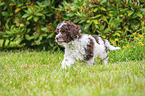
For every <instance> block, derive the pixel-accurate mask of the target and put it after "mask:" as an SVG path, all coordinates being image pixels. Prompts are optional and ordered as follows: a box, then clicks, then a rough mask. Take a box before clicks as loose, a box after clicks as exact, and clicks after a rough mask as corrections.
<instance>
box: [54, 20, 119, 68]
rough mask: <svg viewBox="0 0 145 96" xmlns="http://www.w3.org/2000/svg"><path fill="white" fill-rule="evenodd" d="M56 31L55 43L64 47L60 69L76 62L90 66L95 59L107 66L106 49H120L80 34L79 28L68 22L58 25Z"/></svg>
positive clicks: (104, 40) (100, 39)
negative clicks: (82, 62)
mask: <svg viewBox="0 0 145 96" xmlns="http://www.w3.org/2000/svg"><path fill="white" fill-rule="evenodd" d="M56 29H57V31H58V32H59V33H58V35H56V37H55V41H56V42H57V43H58V44H59V45H63V46H64V47H65V54H64V59H63V61H62V68H66V66H68V67H71V65H72V64H74V63H75V62H76V61H84V62H85V64H86V65H92V64H93V63H94V59H96V58H99V59H101V61H102V63H103V64H107V61H108V50H107V49H110V50H118V49H120V47H114V46H112V45H110V43H109V42H108V40H106V39H102V38H101V37H99V36H97V35H88V34H81V29H80V26H79V25H76V24H74V23H72V22H70V21H63V22H62V23H59V24H58V25H57V28H56Z"/></svg>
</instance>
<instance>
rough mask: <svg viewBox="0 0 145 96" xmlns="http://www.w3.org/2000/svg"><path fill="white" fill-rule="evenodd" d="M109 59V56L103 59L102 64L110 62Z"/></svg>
mask: <svg viewBox="0 0 145 96" xmlns="http://www.w3.org/2000/svg"><path fill="white" fill-rule="evenodd" d="M108 59H109V57H106V58H105V59H103V60H102V61H101V63H102V64H107V63H108Z"/></svg>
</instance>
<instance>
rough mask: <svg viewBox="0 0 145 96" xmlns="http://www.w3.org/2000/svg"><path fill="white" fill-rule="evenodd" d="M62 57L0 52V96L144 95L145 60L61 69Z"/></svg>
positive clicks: (52, 54) (30, 52)
mask: <svg viewBox="0 0 145 96" xmlns="http://www.w3.org/2000/svg"><path fill="white" fill-rule="evenodd" d="M116 52H117V53H119V52H120V51H116ZM63 54H64V53H63V52H45V51H41V52H39V51H38V52H37V51H31V50H25V51H22V50H21V51H19V50H17V51H5V52H4V51H2V52H0V64H1V66H0V95H2V96H13V95H18V96H145V69H144V68H145V60H144V59H142V60H140V61H138V60H134V61H132V62H117V59H114V60H116V61H114V63H113V61H111V60H110V61H109V64H107V65H101V64H99V63H97V62H96V63H97V64H95V65H93V66H82V64H79V63H77V64H75V65H74V66H72V67H71V68H69V69H66V70H62V69H60V67H61V61H62V59H63ZM111 54H112V53H111ZM111 54H110V56H112V55H114V54H115V53H113V54H112V55H111ZM120 54H121V52H120ZM119 56H121V55H119ZM111 58H115V57H113V56H112V57H111ZM118 58H119V57H118ZM120 58H121V57H120Z"/></svg>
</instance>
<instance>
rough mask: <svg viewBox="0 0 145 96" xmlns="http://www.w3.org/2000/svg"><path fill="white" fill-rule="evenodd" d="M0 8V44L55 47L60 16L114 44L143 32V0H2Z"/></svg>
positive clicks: (144, 28)
mask: <svg viewBox="0 0 145 96" xmlns="http://www.w3.org/2000/svg"><path fill="white" fill-rule="evenodd" d="M58 6H59V7H58ZM0 11H1V13H0V18H2V19H0V39H2V40H3V47H4V46H6V45H7V46H8V45H9V44H10V43H11V42H15V41H20V44H21V45H24V46H28V47H32V46H33V47H36V46H37V47H38V46H40V47H44V48H47V49H52V48H53V49H55V48H57V47H58V45H57V44H56V43H55V40H54V37H55V35H56V34H55V29H56V26H57V24H58V23H60V22H62V21H63V20H67V21H68V20H71V21H72V22H74V23H76V24H78V25H80V26H81V29H82V32H83V33H87V34H98V35H101V36H102V37H103V38H107V39H109V41H111V43H113V45H117V44H121V45H122V46H123V45H124V42H126V40H129V41H130V39H132V37H131V35H132V34H133V33H135V32H136V33H139V34H142V33H144V32H145V1H144V0H61V1H60V0H33V2H32V0H1V1H0ZM6 42H8V43H6Z"/></svg>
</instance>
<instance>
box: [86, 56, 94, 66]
mask: <svg viewBox="0 0 145 96" xmlns="http://www.w3.org/2000/svg"><path fill="white" fill-rule="evenodd" d="M93 63H94V57H92V58H90V59H89V60H87V61H85V65H93Z"/></svg>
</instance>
